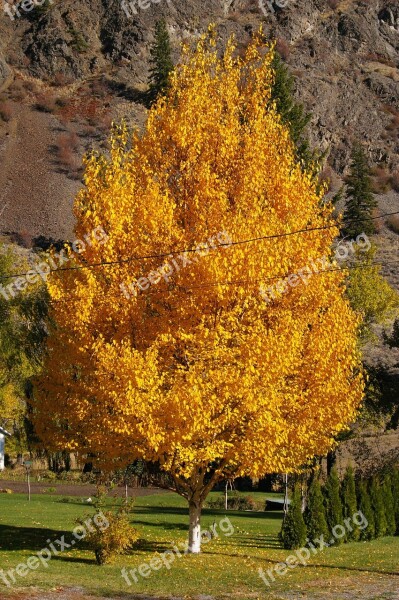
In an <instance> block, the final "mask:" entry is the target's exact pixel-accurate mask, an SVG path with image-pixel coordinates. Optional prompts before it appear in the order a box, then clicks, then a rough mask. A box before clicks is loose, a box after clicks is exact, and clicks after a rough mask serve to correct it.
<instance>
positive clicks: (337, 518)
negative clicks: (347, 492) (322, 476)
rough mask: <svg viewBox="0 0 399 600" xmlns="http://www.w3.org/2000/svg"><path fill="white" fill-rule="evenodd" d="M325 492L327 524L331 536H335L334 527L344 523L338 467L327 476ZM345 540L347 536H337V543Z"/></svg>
mask: <svg viewBox="0 0 399 600" xmlns="http://www.w3.org/2000/svg"><path fill="white" fill-rule="evenodd" d="M324 492H325V497H326V507H327V510H326V514H327V525H328V528H329V531H330V536H333V529H334V527H335V526H336V525H342V526H343V524H344V517H343V510H342V502H341V493H340V492H341V484H340V481H339V477H338V472H337V469H335V468H334V469H331V471H330V474H329V476H328V478H327V481H326V484H325V486H324ZM343 541H345V537H344V536H342V537H341V538H339V537H338V536H337V537H336V541H335V543H336V544H340V543H341V542H343Z"/></svg>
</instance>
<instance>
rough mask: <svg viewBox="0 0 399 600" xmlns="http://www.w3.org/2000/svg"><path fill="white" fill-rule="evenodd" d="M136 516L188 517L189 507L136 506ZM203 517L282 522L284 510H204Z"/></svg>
mask: <svg viewBox="0 0 399 600" xmlns="http://www.w3.org/2000/svg"><path fill="white" fill-rule="evenodd" d="M134 512H135V513H136V514H140V513H141V514H154V513H155V514H157V515H159V514H160V513H161V514H162V513H163V514H169V515H182V516H184V517H188V507H187V508H185V507H182V508H177V507H175V506H161V505H159V506H136V507H135V509H134ZM202 516H203V517H206V516H208V517H209V516H214V517H218V518H219V519H222V518H224V517H240V518H246V519H262V520H263V519H265V520H268V519H273V520H280V521H281V519H282V518H283V511H282V510H278V511H277V510H276V511H274V510H270V511H267V512H264V511H260V512H257V511H251V510H224V509H222V510H216V509H213V508H206V507H205V508H203V509H202Z"/></svg>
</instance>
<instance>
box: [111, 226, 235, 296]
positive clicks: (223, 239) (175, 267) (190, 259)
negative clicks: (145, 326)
mask: <svg viewBox="0 0 399 600" xmlns="http://www.w3.org/2000/svg"><path fill="white" fill-rule="evenodd" d="M231 244H232V239H231V237H230V236H229V234H228V233H227V232H226V231H220V232H219V233H217V234H216V235H213V236H212V237H210V238H209V239H208V241H207V242H205V243H202V244H198V246H197V247H196V248H195V250H194V255H193V253H189V252H182V253H181V254H179V255H178V256H173V255H171V256H170V257H168V260H167V261H166V262H164V264H163V265H161V266H160V267H158V269H155V270H154V271H150V272H149V273H148V275H147V277H140V278H139V279H137V280H136V281H131V282H130V283H128V284H125V283H121V284H120V286H119V287H120V289H121V291H122V293H123V295H124V296H125V298H127V299H128V300H130V298H131V297H132V296H137V291H138V290H141V291H144V290H147V289H148V288H149V287H150V285H156V284H157V283H159V282H160V281H161V279H164V281H166V283H169V279H170V278H171V277H172V275H173V274H174V273H175V272H178V271H180V270H181V269H182V268H183V269H184V268H185V267H186V266H187V265H191V264H193V263H195V262H196V261H197V260H198V259H199V258H200V257H201V256H206V255H207V254H208V253H209V251H210V249H211V248H217V247H220V246H221V247H226V248H227V247H228V246H231Z"/></svg>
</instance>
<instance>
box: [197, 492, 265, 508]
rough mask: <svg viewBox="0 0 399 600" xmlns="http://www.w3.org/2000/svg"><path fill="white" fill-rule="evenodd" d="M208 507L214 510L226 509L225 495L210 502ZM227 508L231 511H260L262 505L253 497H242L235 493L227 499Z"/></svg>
mask: <svg viewBox="0 0 399 600" xmlns="http://www.w3.org/2000/svg"><path fill="white" fill-rule="evenodd" d="M207 507H208V508H213V509H214V510H223V509H225V508H226V505H225V497H224V495H223V496H219V498H216V500H208V502H207ZM227 508H228V509H229V510H259V509H260V504H259V502H256V500H254V498H253V497H252V496H240V495H239V494H237V493H235V494H234V495H233V496H230V497H229V498H227Z"/></svg>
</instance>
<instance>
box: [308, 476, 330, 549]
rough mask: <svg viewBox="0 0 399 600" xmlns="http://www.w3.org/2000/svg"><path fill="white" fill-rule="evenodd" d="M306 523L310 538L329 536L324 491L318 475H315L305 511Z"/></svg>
mask: <svg viewBox="0 0 399 600" xmlns="http://www.w3.org/2000/svg"><path fill="white" fill-rule="evenodd" d="M305 523H306V526H307V529H308V538H309V540H310V541H311V542H313V541H314V540H315V539H316V538H320V536H323V537H324V539H325V540H327V539H329V537H328V525H327V519H326V509H325V505H324V499H323V493H322V491H321V486H320V482H319V480H318V478H317V476H315V477H313V481H312V483H311V484H310V488H309V494H308V504H307V507H306V511H305Z"/></svg>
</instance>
